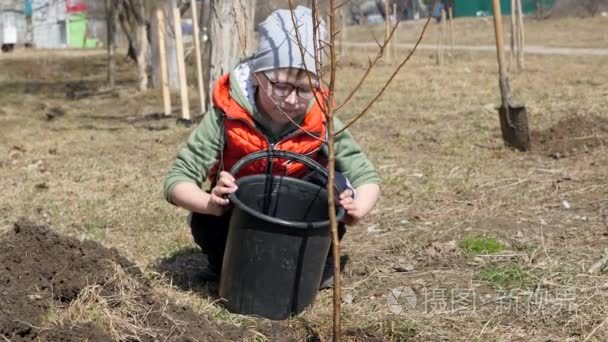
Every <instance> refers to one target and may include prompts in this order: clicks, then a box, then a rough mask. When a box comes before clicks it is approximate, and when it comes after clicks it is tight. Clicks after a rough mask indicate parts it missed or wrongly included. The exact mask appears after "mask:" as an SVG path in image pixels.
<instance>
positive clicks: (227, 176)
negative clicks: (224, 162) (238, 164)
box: [220, 171, 235, 182]
mask: <svg viewBox="0 0 608 342" xmlns="http://www.w3.org/2000/svg"><path fill="white" fill-rule="evenodd" d="M220 179H227V180H229V181H231V182H234V181H235V179H234V177H233V176H232V175H231V174H230V173H228V172H226V171H222V172H220Z"/></svg>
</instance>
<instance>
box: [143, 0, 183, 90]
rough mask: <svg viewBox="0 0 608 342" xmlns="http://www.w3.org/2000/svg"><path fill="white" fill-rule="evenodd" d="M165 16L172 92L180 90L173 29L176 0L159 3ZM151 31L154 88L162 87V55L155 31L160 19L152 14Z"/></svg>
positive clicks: (168, 68) (166, 49) (168, 67)
mask: <svg viewBox="0 0 608 342" xmlns="http://www.w3.org/2000/svg"><path fill="white" fill-rule="evenodd" d="M157 6H158V7H156V8H160V9H161V10H162V11H163V13H164V16H165V30H164V32H165V51H166V54H167V70H168V73H169V89H170V90H171V91H172V92H179V76H178V71H177V50H176V45H175V33H174V30H173V15H172V13H173V12H172V11H173V8H174V7H175V6H176V3H175V0H171V1H164V2H162V3H159V4H158V5H157ZM150 32H152V40H151V41H152V58H151V59H152V84H153V86H154V88H160V87H161V85H162V79H161V68H160V55H159V46H158V37H156V34H155V32H158V21H157V20H156V16H152V17H151V20H150Z"/></svg>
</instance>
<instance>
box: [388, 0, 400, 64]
mask: <svg viewBox="0 0 608 342" xmlns="http://www.w3.org/2000/svg"><path fill="white" fill-rule="evenodd" d="M387 1H388V0H387ZM393 15H394V16H395V23H394V24H393V25H397V23H398V22H399V15H398V14H397V4H393ZM397 32H399V30H395V33H394V34H393V39H392V41H393V42H392V44H391V47H390V48H391V58H393V57H394V56H395V55H396V52H395V50H396V46H395V45H396V44H397Z"/></svg>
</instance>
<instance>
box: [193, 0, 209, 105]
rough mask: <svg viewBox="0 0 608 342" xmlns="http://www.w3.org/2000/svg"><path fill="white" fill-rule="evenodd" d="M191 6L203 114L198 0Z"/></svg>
mask: <svg viewBox="0 0 608 342" xmlns="http://www.w3.org/2000/svg"><path fill="white" fill-rule="evenodd" d="M190 7H191V8H192V34H193V39H194V51H195V56H196V77H197V80H198V98H199V99H200V101H201V114H202V113H205V112H206V111H207V108H206V107H205V103H206V101H207V100H206V97H205V86H204V85H203V59H202V56H201V40H200V34H199V27H198V13H197V12H198V9H197V7H196V0H190Z"/></svg>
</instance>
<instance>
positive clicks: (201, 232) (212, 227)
mask: <svg viewBox="0 0 608 342" xmlns="http://www.w3.org/2000/svg"><path fill="white" fill-rule="evenodd" d="M230 214H231V212H227V213H226V214H224V215H223V216H213V215H205V214H198V213H192V218H191V222H190V228H191V230H192V236H193V237H194V242H196V244H197V245H199V246H200V247H201V249H202V250H203V253H205V254H207V259H208V260H209V268H211V269H212V270H214V271H216V272H218V273H219V271H220V270H221V269H222V260H223V259H224V250H225V249H226V238H227V237H228V225H229V223H230ZM345 233H346V227H345V226H344V223H342V222H340V223H339V224H338V236H339V238H340V240H342V237H343V236H344V234H345ZM331 253H332V252H331V248H330V250H329V255H328V256H329V257H330V259H331Z"/></svg>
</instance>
